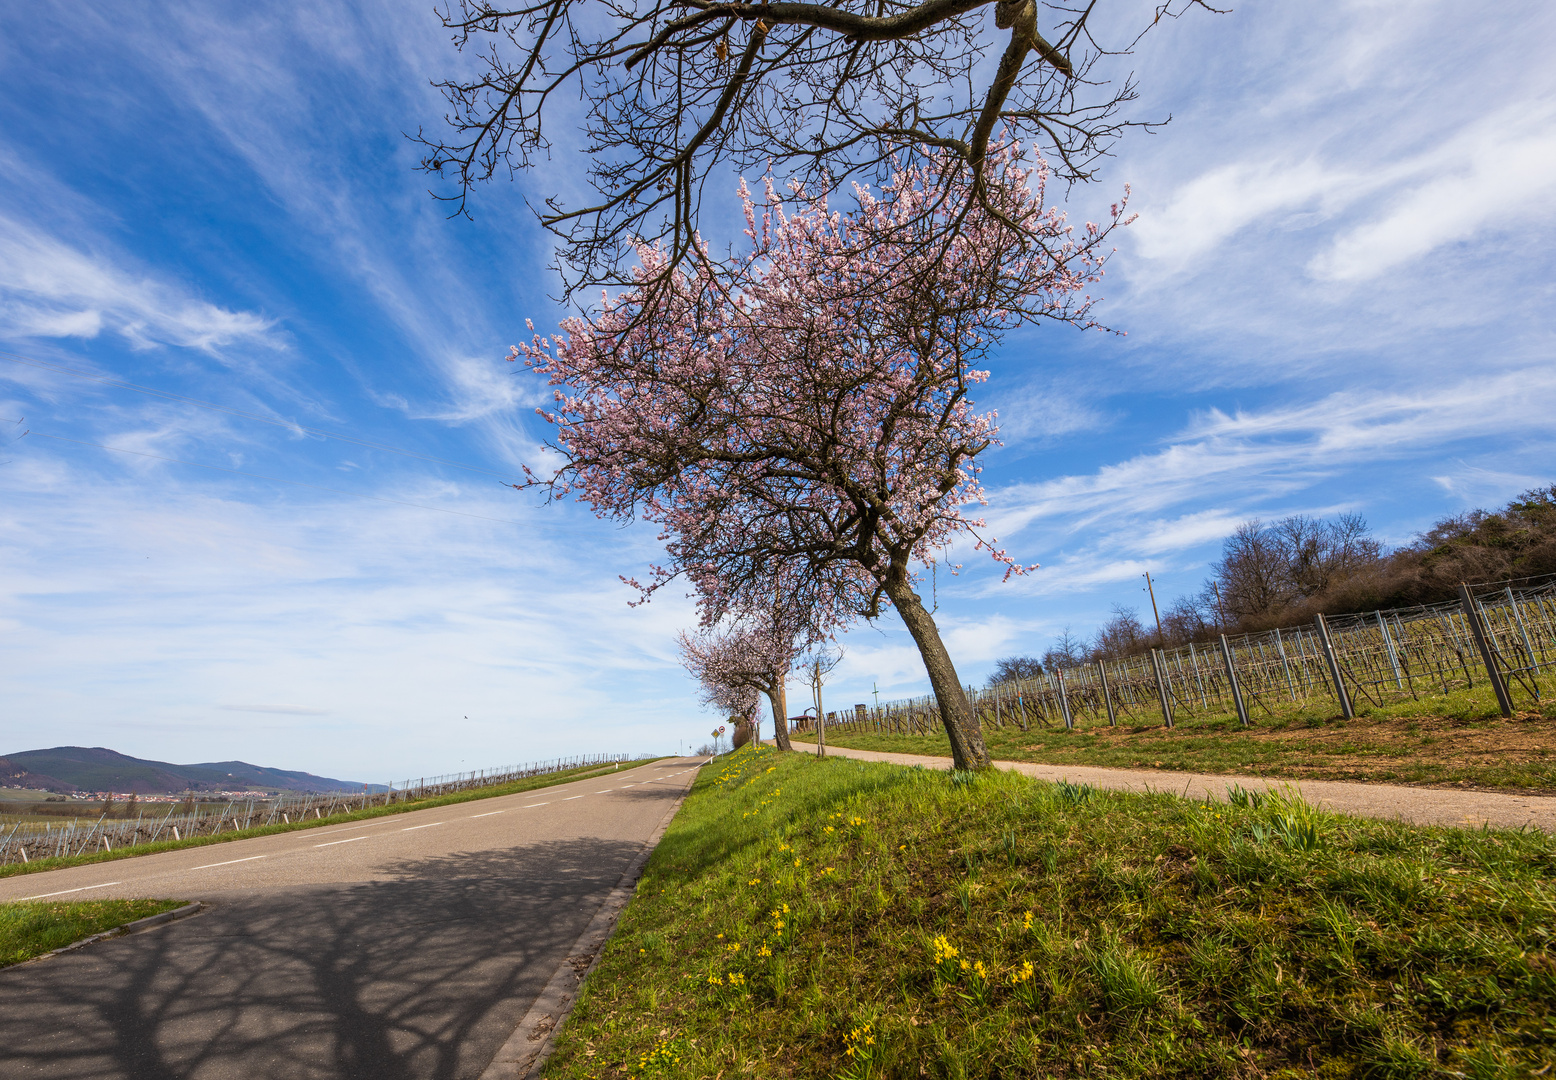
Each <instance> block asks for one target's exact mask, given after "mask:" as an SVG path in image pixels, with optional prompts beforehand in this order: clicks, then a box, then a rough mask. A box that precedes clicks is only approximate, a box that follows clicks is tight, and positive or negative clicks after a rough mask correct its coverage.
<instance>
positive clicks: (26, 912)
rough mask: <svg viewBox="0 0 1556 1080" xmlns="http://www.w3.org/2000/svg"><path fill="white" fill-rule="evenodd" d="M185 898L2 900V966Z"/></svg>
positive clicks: (144, 914)
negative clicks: (4, 901)
mask: <svg viewBox="0 0 1556 1080" xmlns="http://www.w3.org/2000/svg"><path fill="white" fill-rule="evenodd" d="M183 904H184V901H182V900H77V901H66V902H63V903H62V902H56V901H52V900H30V901H24V902H22V903H15V904H0V967H9V966H10V965H11V964H20V963H21V962H22V961H24V960H31V959H32V958H33V957H35V956H42V955H43V954H44V953H46V952H52V951H53V950H55V949H59V948H63V947H64V946H66V945H69V944H70V943H71V942H73V941H80V940H81V939H82V938H85V937H91V936H92V935H93V934H101V933H102V932H103V931H104V930H112V929H113V928H114V927H116V926H123V925H124V924H125V923H129V922H134V921H135V920H136V919H144V918H146V917H147V916H148V915H156V914H158V913H160V912H163V911H168V910H170V909H172V908H176V907H182V906H183Z"/></svg>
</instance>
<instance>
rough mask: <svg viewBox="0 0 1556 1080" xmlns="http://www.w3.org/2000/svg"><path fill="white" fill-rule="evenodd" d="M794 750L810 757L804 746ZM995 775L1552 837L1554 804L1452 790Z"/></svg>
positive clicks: (1140, 772)
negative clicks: (1287, 798)
mask: <svg viewBox="0 0 1556 1080" xmlns="http://www.w3.org/2000/svg"><path fill="white" fill-rule="evenodd" d="M794 746H795V747H796V748H797V749H803V750H807V751H811V752H814V750H815V748H814V746H812V745H809V744H806V743H795V744H794ZM827 753H828V754H829V755H831V756H834V757H850V758H859V759H860V760H863V761H887V762H891V763H892V764H895V765H923V766H925V767H926V768H931V769H949V768H950V767H951V759H950V758H948V757H933V756H930V755H928V754H892V753H886V752H884V751H877V750H852V749H849V748H848V747H842V746H829V747H827ZM994 766H995V767H996V768H1000V769H1013V770H1015V771H1016V772H1019V773H1023V774H1025V775H1026V776H1035V777H1037V778H1038V779H1040V780H1069V781H1070V782H1071V783H1076V784H1090V785H1092V786H1093V787H1098V788H1112V789H1116V790H1120V791H1170V792H1172V793H1173V794H1175V795H1189V796H1192V797H1194V798H1204V797H1205V796H1206V795H1209V796H1210V797H1211V798H1213V799H1222V800H1224V799H1225V798H1226V789H1227V786H1228V785H1229V784H1241V785H1242V786H1243V787H1245V788H1248V789H1249V790H1252V791H1256V790H1270V789H1280V788H1284V787H1287V786H1290V787H1293V788H1296V789H1297V790H1298V791H1300V792H1301V793H1302V797H1303V798H1304V799H1306V800H1307V801H1308V802H1310V803H1313V804H1315V805H1317V806H1322V807H1324V808H1325V809H1326V810H1333V811H1335V812H1337V813H1341V814H1356V815H1358V816H1360V817H1374V818H1386V819H1399V820H1403V821H1409V822H1411V823H1413V824H1416V825H1460V826H1470V827H1472V828H1473V827H1478V826H1481V825H1489V826H1491V827H1492V828H1508V829H1518V828H1523V827H1525V826H1528V827H1531V828H1536V829H1544V830H1546V831H1547V832H1552V831H1556V796H1550V795H1503V794H1500V793H1498V792H1492V791H1454V790H1452V789H1451V788H1428V787H1400V786H1397V785H1394V784H1353V783H1349V782H1347V781H1344V780H1289V779H1278V778H1277V779H1267V778H1264V777H1259V776H1224V775H1221V774H1215V773H1191V772H1169V771H1166V770H1162V769H1099V768H1095V767H1087V766H1079V765H1037V764H1034V763H1032V762H1030V761H996V762H994Z"/></svg>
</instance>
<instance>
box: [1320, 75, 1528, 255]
mask: <svg viewBox="0 0 1556 1080" xmlns="http://www.w3.org/2000/svg"><path fill="white" fill-rule="evenodd" d="M1497 121H1500V122H1495V121H1494V122H1492V123H1490V124H1484V123H1482V124H1476V125H1475V126H1474V127H1473V129H1472V130H1471V131H1468V132H1465V133H1463V134H1461V135H1460V137H1459V138H1457V139H1455V140H1453V141H1452V142H1450V143H1449V144H1448V145H1446V146H1444V147H1443V148H1442V150H1441V151H1439V152H1437V153H1435V154H1432V155H1430V156H1429V157H1427V158H1425V159H1424V160H1421V161H1419V162H1416V163H1412V164H1414V165H1416V166H1417V167H1416V168H1414V169H1413V170H1412V171H1413V172H1414V174H1415V175H1414V177H1413V180H1414V181H1415V183H1414V184H1413V185H1412V186H1408V187H1406V188H1405V189H1404V190H1403V191H1396V190H1394V186H1392V185H1391V187H1390V193H1389V195H1390V197H1389V199H1388V201H1387V205H1386V207H1385V209H1384V210H1383V212H1382V213H1379V214H1377V215H1375V216H1373V217H1371V218H1370V219H1369V220H1367V221H1365V222H1363V223H1362V224H1360V225H1358V226H1356V227H1355V228H1353V229H1351V230H1349V231H1348V232H1346V233H1344V234H1342V235H1340V236H1338V237H1336V238H1335V240H1334V242H1333V244H1332V245H1331V246H1330V248H1329V249H1328V250H1327V251H1324V252H1322V253H1320V254H1319V255H1317V256H1315V257H1314V258H1313V259H1312V261H1311V262H1309V264H1308V269H1309V271H1310V272H1311V273H1312V274H1313V275H1314V276H1315V277H1318V278H1320V279H1324V280H1330V281H1350V282H1359V281H1368V280H1371V279H1373V278H1376V277H1378V276H1379V275H1381V274H1383V273H1385V272H1387V271H1390V270H1394V269H1396V268H1398V267H1400V266H1401V265H1403V264H1406V263H1409V262H1411V261H1413V260H1417V259H1421V258H1423V257H1425V256H1427V255H1430V254H1431V253H1432V252H1434V251H1436V250H1437V249H1438V248H1440V247H1443V246H1445V245H1449V244H1459V243H1462V242H1465V241H1469V240H1472V239H1475V238H1476V237H1478V236H1481V235H1482V234H1485V233H1490V234H1492V235H1497V234H1508V233H1512V232H1520V231H1523V230H1526V229H1527V228H1528V227H1529V226H1530V225H1531V223H1533V222H1535V221H1539V220H1543V219H1548V218H1549V217H1550V216H1551V212H1550V198H1551V195H1552V193H1553V192H1556V115H1553V112H1552V109H1551V107H1550V105H1549V104H1548V103H1524V104H1521V105H1520V106H1518V107H1517V110H1516V116H1515V115H1508V114H1504V115H1503V116H1502V117H1500V118H1497Z"/></svg>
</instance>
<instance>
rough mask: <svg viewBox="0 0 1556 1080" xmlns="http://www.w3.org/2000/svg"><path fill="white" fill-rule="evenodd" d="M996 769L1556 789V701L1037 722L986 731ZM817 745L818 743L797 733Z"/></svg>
mask: <svg viewBox="0 0 1556 1080" xmlns="http://www.w3.org/2000/svg"><path fill="white" fill-rule="evenodd" d="M983 736H984V740H985V742H986V743H987V745H988V748H989V754H990V756H991V757H993V758H994V759H996V760H1005V761H1033V762H1042V763H1045V764H1052V765H1094V766H1099V767H1105V768H1123V769H1142V768H1144V769H1172V770H1180V771H1189V772H1209V773H1224V774H1228V775H1243V776H1274V777H1290V778H1292V779H1301V780H1361V781H1371V782H1377V783H1393V784H1435V785H1453V786H1456V787H1462V786H1472V787H1484V788H1495V789H1501V790H1513V791H1527V792H1551V791H1556V703H1546V704H1544V705H1543V706H1542V707H1541V708H1539V709H1527V710H1524V711H1522V712H1519V713H1518V714H1517V715H1516V717H1515V718H1514V719H1512V720H1507V719H1504V718H1503V717H1502V716H1501V714H1500V713H1498V712H1497V710H1496V707H1495V704H1494V702H1492V701H1491V700H1490V695H1489V693H1487V692H1485V691H1482V690H1477V691H1456V692H1453V693H1450V694H1446V695H1444V694H1434V695H1422V698H1421V700H1420V701H1419V702H1416V701H1411V702H1404V703H1400V704H1394V705H1388V706H1385V707H1382V708H1379V707H1376V706H1372V707H1368V708H1366V709H1364V710H1362V711H1360V712H1359V713H1358V715H1357V717H1356V718H1355V719H1354V720H1346V719H1345V718H1344V717H1342V716H1339V715H1337V714H1335V713H1333V712H1331V711H1330V710H1329V709H1320V708H1315V707H1311V706H1309V707H1305V708H1303V707H1291V706H1288V707H1287V708H1286V709H1284V710H1277V711H1275V712H1274V714H1273V715H1270V714H1266V713H1259V714H1258V715H1257V716H1256V717H1255V723H1254V724H1253V726H1252V727H1249V728H1247V729H1243V728H1242V727H1240V726H1239V724H1238V722H1237V717H1236V716H1235V715H1232V714H1217V713H1209V714H1206V715H1200V716H1195V715H1192V714H1190V713H1188V712H1187V711H1182V712H1180V713H1179V715H1178V717H1177V723H1176V725H1175V726H1174V727H1173V728H1172V729H1171V730H1168V729H1167V728H1166V727H1164V726H1163V724H1162V721H1161V715H1160V713H1155V714H1138V710H1137V715H1133V716H1127V717H1121V718H1120V720H1119V724H1118V726H1117V727H1108V726H1107V724H1106V723H1097V722H1095V721H1094V720H1092V719H1090V718H1088V719H1086V720H1084V721H1081V722H1079V723H1077V726H1076V728H1075V730H1073V731H1067V730H1065V729H1064V728H1063V727H1060V726H1053V727H1044V726H1042V725H1039V724H1033V725H1032V727H1031V730H1029V731H1022V730H1021V729H1020V728H1019V727H1017V726H1015V725H1013V724H1007V725H1005V726H1004V727H995V726H994V725H993V724H989V723H985V725H984V728H983ZM796 740H797V741H803V742H813V741H814V739H813V736H811V735H805V736H803V737H800V736H796ZM827 742H828V744H830V745H833V746H848V747H853V748H855V749H859V750H886V751H893V752H896V753H905V754H935V755H940V756H946V757H949V756H950V753H951V747H950V743H949V741H948V740H947V739H946V736H945V732H944V731H943V730H942V729H940V727H939V720H938V717H937V718H935V720H934V730H933V732H932V733H931V734H928V735H901V734H888V733H877V732H867V731H860V730H857V729H855V728H853V727H846V726H838V727H833V728H829V729H828V731H827Z"/></svg>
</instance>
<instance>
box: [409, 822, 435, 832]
mask: <svg viewBox="0 0 1556 1080" xmlns="http://www.w3.org/2000/svg"><path fill="white" fill-rule="evenodd" d="M441 824H443V822H441V821H429V822H427V824H425V825H411V826H408V827H407V828H404V829H401V830H400V831H401V832H415V831H416V830H417V829H430V828H432V827H433V826H434V825H441Z"/></svg>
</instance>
